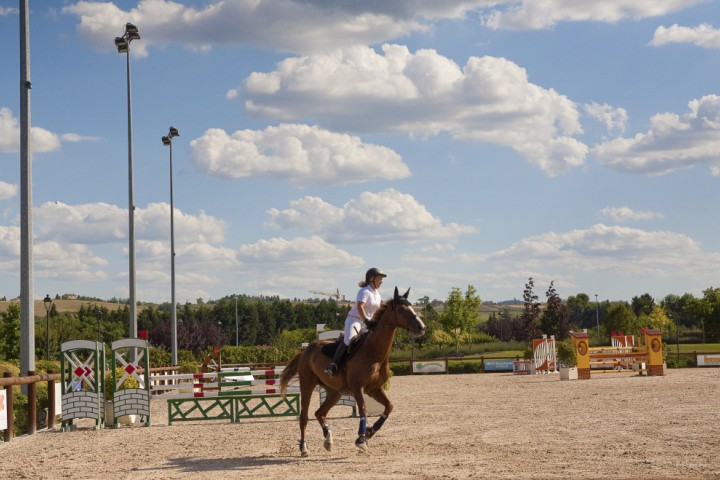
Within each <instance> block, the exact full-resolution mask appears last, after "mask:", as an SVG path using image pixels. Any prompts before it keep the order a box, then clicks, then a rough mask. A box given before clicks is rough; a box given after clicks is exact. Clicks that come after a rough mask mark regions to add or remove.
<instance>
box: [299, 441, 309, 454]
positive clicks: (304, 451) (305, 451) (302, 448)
mask: <svg viewBox="0 0 720 480" xmlns="http://www.w3.org/2000/svg"><path fill="white" fill-rule="evenodd" d="M300 456H301V457H307V456H308V448H307V442H306V441H305V440H300Z"/></svg>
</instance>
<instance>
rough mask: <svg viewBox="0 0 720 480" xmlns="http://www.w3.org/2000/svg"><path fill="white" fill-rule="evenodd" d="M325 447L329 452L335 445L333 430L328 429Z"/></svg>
mask: <svg viewBox="0 0 720 480" xmlns="http://www.w3.org/2000/svg"><path fill="white" fill-rule="evenodd" d="M323 447H325V450H327V451H328V452H331V451H332V447H333V437H332V432H330V431H328V433H327V435H325V443H323Z"/></svg>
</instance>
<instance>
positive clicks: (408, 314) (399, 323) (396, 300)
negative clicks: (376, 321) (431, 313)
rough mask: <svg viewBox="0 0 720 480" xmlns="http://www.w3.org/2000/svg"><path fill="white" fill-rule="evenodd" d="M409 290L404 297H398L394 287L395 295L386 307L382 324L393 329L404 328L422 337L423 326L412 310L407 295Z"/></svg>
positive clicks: (408, 290)
mask: <svg viewBox="0 0 720 480" xmlns="http://www.w3.org/2000/svg"><path fill="white" fill-rule="evenodd" d="M409 294H410V289H409V288H408V289H407V292H405V294H404V295H400V294H399V292H398V289H397V287H395V295H394V296H393V298H392V299H391V300H390V301H389V302H388V304H387V306H386V312H385V315H383V322H384V323H386V324H387V325H391V326H394V327H400V328H404V329H405V330H407V331H408V332H410V333H412V334H413V335H418V336H420V335H422V334H424V333H425V324H424V323H423V321H422V320H420V317H418V316H417V313H415V310H413V307H412V304H411V303H410V300H408V295H409Z"/></svg>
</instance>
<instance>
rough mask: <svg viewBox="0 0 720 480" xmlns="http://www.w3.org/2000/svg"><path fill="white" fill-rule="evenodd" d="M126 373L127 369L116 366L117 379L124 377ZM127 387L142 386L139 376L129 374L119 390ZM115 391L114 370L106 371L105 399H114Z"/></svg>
mask: <svg viewBox="0 0 720 480" xmlns="http://www.w3.org/2000/svg"><path fill="white" fill-rule="evenodd" d="M124 374H125V370H123V369H122V368H121V367H117V368H115V377H116V378H117V379H120V378H122V376H123V375H124ZM126 388H140V384H139V383H138V381H137V378H135V377H133V376H131V375H128V376H127V378H126V379H125V380H123V383H122V385H120V388H119V389H118V390H125V389H126ZM113 393H115V384H114V383H113V375H112V371H109V372H105V400H112V399H113Z"/></svg>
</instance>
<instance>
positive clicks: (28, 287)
mask: <svg viewBox="0 0 720 480" xmlns="http://www.w3.org/2000/svg"><path fill="white" fill-rule="evenodd" d="M31 88H32V84H31V83H30V14H29V8H28V0H20V198H21V200H20V372H21V373H23V372H24V373H25V374H28V373H29V372H34V371H35V301H34V299H33V248H32V246H33V242H32V150H31V145H30V89H31ZM23 387H24V388H23V390H24V391H25V393H27V387H26V386H23ZM29 433H34V432H29Z"/></svg>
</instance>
